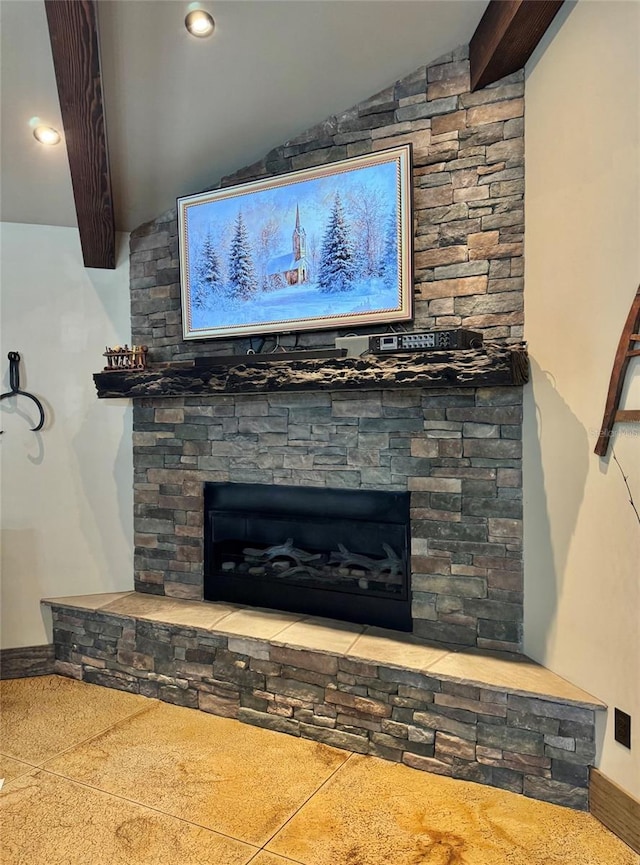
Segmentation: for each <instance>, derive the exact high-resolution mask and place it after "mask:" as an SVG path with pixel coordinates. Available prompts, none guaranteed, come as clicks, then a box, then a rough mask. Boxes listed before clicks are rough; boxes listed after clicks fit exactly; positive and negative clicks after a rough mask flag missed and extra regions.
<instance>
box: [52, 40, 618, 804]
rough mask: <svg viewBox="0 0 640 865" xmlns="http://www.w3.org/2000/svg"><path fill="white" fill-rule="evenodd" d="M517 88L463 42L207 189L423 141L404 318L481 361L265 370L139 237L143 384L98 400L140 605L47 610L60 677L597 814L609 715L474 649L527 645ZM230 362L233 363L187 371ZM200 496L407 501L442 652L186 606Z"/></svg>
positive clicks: (416, 610) (135, 295)
mask: <svg viewBox="0 0 640 865" xmlns="http://www.w3.org/2000/svg"><path fill="white" fill-rule="evenodd" d="M523 96H524V77H523V73H522V72H519V73H516V74H515V75H512V76H509V78H506V79H503V80H502V81H500V82H498V83H497V84H496V85H494V86H491V87H487V88H484V89H482V90H479V91H476V92H475V93H471V92H470V90H469V63H468V49H467V48H466V47H463V48H460V49H457V50H456V51H454V52H452V53H451V54H449V55H447V56H446V57H442V58H440V59H439V60H437V61H435V62H434V63H432V64H431V65H430V66H429V67H422V68H420V69H418V70H416V71H415V72H414V73H412V74H411V75H409V76H407V77H406V78H404V79H403V80H401V81H398V82H396V83H395V84H393V85H391V86H390V87H389V88H387V89H386V90H384V91H382V92H381V93H378V94H376V95H375V96H373V97H371V99H368V100H366V101H365V102H363V103H361V104H359V105H357V106H354V107H353V108H352V109H350V110H349V111H347V112H345V113H344V114H342V115H340V116H335V117H330V118H327V119H326V120H325V121H323V122H322V123H320V124H318V126H316V127H314V128H312V129H310V130H307V131H306V132H304V133H302V134H301V135H299V136H298V137H297V138H295V139H293V140H291V141H288V142H286V143H285V144H284V145H282V146H281V147H278V148H275V149H274V150H273V151H271V152H270V153H269V154H267V155H266V157H265V158H264V159H263V160H261V161H260V162H258V163H256V164H254V165H251V166H249V167H247V168H245V169H243V170H241V171H239V172H237V173H236V174H235V175H233V176H231V177H227V178H223V180H222V181H220V183H219V184H218V185H219V186H229V185H233V184H236V183H241V182H243V181H249V180H253V179H257V178H261V177H266V176H269V175H275V174H280V173H283V172H287V171H290V170H295V169H299V168H305V167H309V166H313V165H323V164H326V163H330V162H332V161H334V160H337V159H342V158H345V157H348V156H355V155H359V154H364V153H369V152H372V151H375V150H378V149H384V148H387V147H392V146H395V145H397V144H402V143H405V142H411V143H412V145H413V218H414V237H413V241H414V243H413V245H414V284H415V317H414V324H415V326H416V328H420V329H426V328H451V327H468V328H472V329H476V330H481V331H482V332H483V335H484V338H485V347H484V349H482V350H472V351H470V352H451V353H448V354H446V356H443V357H444V360H443V361H442V362H431V361H429V360H426V359H422V360H420V359H415V360H414V361H412V360H411V359H409V360H407V359H406V358H400V357H397V358H395V359H388V360H386V361H384V362H382V361H380V360H376V359H374V360H371V359H364V360H360V359H357V360H356V359H353V360H352V359H340V360H335V361H327V362H323V361H319V362H317V363H314V362H313V361H296V360H295V359H294V358H295V356H294V355H291V356H290V359H288V360H285V362H284V363H280V364H278V363H273V364H263V365H262V367H260V366H259V368H255V369H252V368H251V367H250V366H249V365H248V364H245V363H243V355H244V352H245V351H246V350H247V349H248V348H249V342H248V341H243V340H237V341H235V342H229V341H227V342H224V341H216V342H215V343H211V342H202V343H197V342H185V341H183V340H182V336H181V333H182V328H181V313H180V286H179V276H178V260H177V224H176V212H175V210H172V211H170V212H168V213H166V214H164V215H162V216H160V217H159V218H158V219H156V220H154V221H153V222H151V223H149V224H147V225H144V226H141V227H140V228H139V229H138V230H137V231H135V232H134V233H133V234H132V236H131V312H132V340H133V342H134V343H135V344H139V345H142V344H146V345H148V346H149V357H150V360H151V363H152V365H153V369H152V370H150V371H149V372H146V373H136V374H134V375H132V376H131V378H130V379H129V377H128V376H127V375H126V374H125V375H123V376H118V374H117V373H114V374H113V375H111V376H109V375H108V374H101V375H97V376H96V383H97V385H98V392H99V395H100V396H101V397H117V396H128V397H132V398H133V400H134V501H135V544H136V550H135V588H136V589H137V590H138V591H137V593H136V594H132V595H131V596H130V597H125V598H122V599H119V600H116V601H113V602H111V601H108V602H105V606H103V607H99V608H96V607H95V606H92V607H91V608H90V609H88V608H87V607H86V604H87V600H86V599H84V598H80V599H58V601H52V602H51V604H52V607H53V618H54V642H55V646H56V669H57V670H58V672H61V673H63V674H65V675H70V676H76V677H77V678H82V679H84V680H85V681H87V682H96V683H98V684H103V685H108V686H110V687H115V688H122V689H124V690H128V691H132V692H134V693H140V694H146V695H147V696H150V697H158V698H159V699H162V700H166V701H169V702H172V703H178V704H180V705H183V706H190V707H197V708H199V709H201V710H203V711H206V712H213V713H215V714H219V715H225V716H228V717H233V718H238V719H239V720H241V721H243V722H245V723H249V724H257V725H259V726H264V727H268V728H270V729H273V730H278V731H282V732H286V733H289V734H291V735H295V736H304V737H307V738H311V739H314V740H316V741H321V742H326V743H327V744H330V745H333V746H336V747H339V748H347V749H348V750H351V751H356V752H358V753H363V754H374V755H376V756H378V757H383V758H384V759H388V760H395V761H399V762H403V763H405V764H406V765H408V766H412V767H414V768H418V769H424V770H426V771H432V772H438V773H441V774H445V775H451V776H453V777H457V778H466V779H470V780H474V781H479V782H481V783H488V784H493V785H494V786H497V787H504V788H506V789H509V790H514V791H516V792H520V793H522V792H524V793H525V794H526V795H530V796H535V797H536V798H541V799H545V800H547V801H553V802H560V803H562V804H567V805H572V806H574V807H581V808H584V807H586V804H587V786H588V778H589V766H590V765H592V763H593V761H594V759H595V753H596V743H595V726H594V724H595V712H596V711H598V710H599V709H601V708H603V707H602V705H601V704H599V703H598V701H597V700H595V699H594V698H592V697H591V696H590V695H587V694H584V692H580V691H579V689H575V688H573V686H570V685H568V684H567V683H566V682H564V681H562V680H559V679H558V677H556V676H554V674H552V673H550V672H549V671H546V670H544V669H543V668H540V667H538V666H537V665H531V664H530V663H527V662H526V661H525V660H521V659H516V660H514V659H513V658H508V659H507V656H505V655H503V656H502V658H500V659H499V660H496V659H491V658H487V657H486V656H485V655H484V654H482V655H481V656H480V657H478V654H477V653H465V652H463V651H459V650H461V649H463V648H464V647H467V646H469V647H480V648H484V649H496V650H509V651H515V652H520V651H521V647H522V610H523V596H522V475H521V431H522V384H523V382H524V381H526V373H525V370H524V369H523V366H526V357H525V355H524V353H523V352H522V350H520V351H519V352H518V347H517V345H513V344H518V343H519V342H520V340H522V335H523V334H522V325H523V272H524V266H523V258H522V255H523V230H524V224H523V219H524V207H523V197H524V146H523V145H524V140H523V131H524V100H523ZM187 191H188V190H185V192H187ZM341 335H344V334H341ZM335 336H336V333H331V332H325V333H309V334H304V335H302V336H301V337H300V340H299V345H300V347H301V348H321V347H331V346H332V345H333V340H334V337H335ZM494 341H495V342H494ZM512 348H513V349H514V351H512V350H511V349H512ZM217 353H228V354H236V355H238V365H237V366H233V367H231V368H229V367H226V368H224V367H220V366H218V367H215V366H212V365H210V366H209V367H207V365H206V364H204V365H203V366H200V365H198V366H194V365H193V364H192V361H193V360H194V359H203V358H205V357H207V356H211V355H213V354H217ZM211 363H212V361H211V362H210V364H211ZM164 364H167V365H168V366H167V367H166V368H164V366H163V365H164ZM516 372H517V373H519V374H515V373H516ZM205 484H217V485H223V486H224V487H225V488H227V489H230V490H231V491H232V492H233V491H234V487H235V488H237V490H243V489H244V487H243V486H241V485H245V484H251V485H257V487H258V488H260V491H261V492H262V491H266V496H267V498H268V497H269V496H270V495H271V496H273V497H274V498H278V497H279V492H278V491H279V490H286V489H287V488H292V487H293V488H294V489H296V490H308V489H309V488H313V489H316V490H320V491H326V490H328V489H332V490H337V491H338V492H339V493H344V494H345V495H347V494H352V493H353V494H362V493H366V492H369V491H371V492H372V493H373V494H374V495H375V496H378V495H382V496H385V495H390V496H399V497H400V499H399V500H401V501H405V502H406V501H407V499H408V512H409V513H408V516H409V531H408V534H409V547H410V557H409V568H408V573H407V581H408V585H407V595H408V597H407V602H408V601H409V600H410V603H411V607H410V625H411V627H412V630H413V632H414V634H416V635H418V636H419V637H425V638H427V639H428V640H430V641H440V645H433V644H431V643H426V642H424V641H421V640H419V639H418V640H416V639H415V638H414V637H412V636H407V635H402V634H399V633H398V634H396V635H394V634H393V633H391V634H390V632H389V631H384V632H380V631H378V630H377V629H375V628H363V627H362V626H359V625H353V624H352V625H336V624H335V623H327V622H323V623H322V624H317V623H315V622H312V623H309V622H299V621H296V624H291V621H292V614H283V613H273V612H272V611H266V612H263V613H260V612H256V611H253V610H249V611H247V610H245V609H241V610H238V609H235V610H232V609H231V608H230V607H228V606H226V605H224V604H213V603H212V604H208V605H205V604H197V603H196V604H192V603H189V600H195V601H200V600H202V599H203V597H207V596H208V589H207V590H205V579H206V576H205V575H206V573H207V570H206V569H205V558H206V557H205V544H204V521H205V506H204V489H205ZM219 488H220V487H219ZM287 537H288V535H287ZM245 540H247V538H245V537H244V536H242V546H243V547H244V541H245ZM271 540H272V539H270V540H269V543H270V542H271ZM284 540H285V541H286V540H287V539H286V538H285V539H284ZM265 544H266V542H265ZM345 546H346V545H345ZM251 547H253V543H252V544H251ZM360 552H362V553H363V554H373V551H372V550H367V549H366V548H365V549H364V550H360ZM228 553H229V550H226V554H228ZM210 554H211V549H210V548H209V550H208V552H207V561H208V557H209V556H210ZM226 554H225V557H223V558H224V561H229V559H228V558H227V555H226ZM312 554H313V553H312ZM223 564H224V562H222V561H221V562H220V567H221V570H222V565H223ZM260 566H261V565H260ZM255 576H259V575H258V574H256V575H255ZM348 576H349V577H351V576H354V575H352V574H349V575H348ZM359 579H366V577H359ZM153 595H166V596H169V597H153ZM172 598H183V599H188V600H185V601H183V602H180V603H176V602H175V601H173V600H171V599H172ZM256 622H258V623H259V626H258V625H256ZM290 624H291V627H289V625H290ZM254 625H256V627H255V629H254ZM359 633H361V634H362V637H360V636H357V635H358V634H359ZM444 644H449V646H450V647H452V648H453V649H455V651H449V649H448V647H447V646H446V645H444ZM492 670H493V671H492Z"/></svg>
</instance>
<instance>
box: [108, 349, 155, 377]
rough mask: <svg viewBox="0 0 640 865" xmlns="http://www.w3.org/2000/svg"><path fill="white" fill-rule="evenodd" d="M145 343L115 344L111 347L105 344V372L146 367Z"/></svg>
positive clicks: (146, 350)
mask: <svg viewBox="0 0 640 865" xmlns="http://www.w3.org/2000/svg"><path fill="white" fill-rule="evenodd" d="M148 351H149V349H148V348H147V346H146V345H132V346H131V348H129V346H128V345H124V346H122V345H115V346H114V347H113V348H109V346H106V351H105V352H104V355H103V356H104V357H106V359H107V365H106V366H105V368H104V371H105V372H130V371H131V370H142V369H146V368H147V352H148Z"/></svg>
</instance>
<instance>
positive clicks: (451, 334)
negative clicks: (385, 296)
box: [369, 328, 482, 354]
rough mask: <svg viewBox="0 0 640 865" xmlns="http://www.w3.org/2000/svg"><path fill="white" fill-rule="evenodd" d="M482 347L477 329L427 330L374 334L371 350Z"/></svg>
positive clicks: (379, 352) (382, 351)
mask: <svg viewBox="0 0 640 865" xmlns="http://www.w3.org/2000/svg"><path fill="white" fill-rule="evenodd" d="M458 348H482V334H481V333H478V332H477V331H475V330H464V329H463V328H459V329H458V330H427V331H423V332H421V333H383V334H380V335H379V336H377V335H376V336H372V337H370V340H369V351H371V352H373V354H387V352H390V353H393V352H400V351H445V350H450V349H458Z"/></svg>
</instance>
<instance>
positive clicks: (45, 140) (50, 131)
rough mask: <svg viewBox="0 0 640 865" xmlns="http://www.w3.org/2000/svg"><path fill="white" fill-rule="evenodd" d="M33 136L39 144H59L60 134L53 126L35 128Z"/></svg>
mask: <svg viewBox="0 0 640 865" xmlns="http://www.w3.org/2000/svg"><path fill="white" fill-rule="evenodd" d="M33 135H34V138H35V139H36V141H39V142H40V144H50V145H53V144H60V133H59V132H58V130H57V129H54V128H53V126H36V128H35V129H34V130H33Z"/></svg>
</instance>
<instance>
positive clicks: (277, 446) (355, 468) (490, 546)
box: [133, 387, 523, 652]
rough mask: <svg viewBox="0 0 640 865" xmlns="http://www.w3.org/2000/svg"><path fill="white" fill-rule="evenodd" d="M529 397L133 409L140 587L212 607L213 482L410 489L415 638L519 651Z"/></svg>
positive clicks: (477, 392) (270, 397)
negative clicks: (209, 494)
mask: <svg viewBox="0 0 640 865" xmlns="http://www.w3.org/2000/svg"><path fill="white" fill-rule="evenodd" d="M521 424H522V388H520V387H500V388H477V389H476V388H454V389H451V390H446V389H445V390H437V391H428V390H420V389H416V390H397V391H394V390H390V391H382V392H380V391H358V392H349V391H336V392H318V393H285V394H273V393H269V394H264V395H250V396H240V395H236V396H231V395H229V396H219V397H207V398H202V397H187V398H171V399H136V400H135V405H134V433H133V444H134V470H135V478H134V505H135V517H134V528H135V586H136V589H137V590H139V591H143V592H152V593H157V594H167V595H171V596H173V597H180V598H189V599H201V598H202V596H203V512H204V503H203V484H204V482H205V481H221V482H229V481H231V482H237V483H263V484H294V485H301V486H327V487H335V488H347V489H379V490H409V491H410V492H411V552H412V557H411V593H412V617H413V625H414V628H413V629H414V632H415V633H416V634H418V635H420V636H423V637H426V638H429V639H432V640H439V641H442V642H446V643H450V644H454V645H463V646H478V647H481V648H487V649H498V650H507V651H516V652H517V651H521V648H522V617H523V612H522V611H523V594H522V592H523V586H522V479H521V429H522V426H521Z"/></svg>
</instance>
